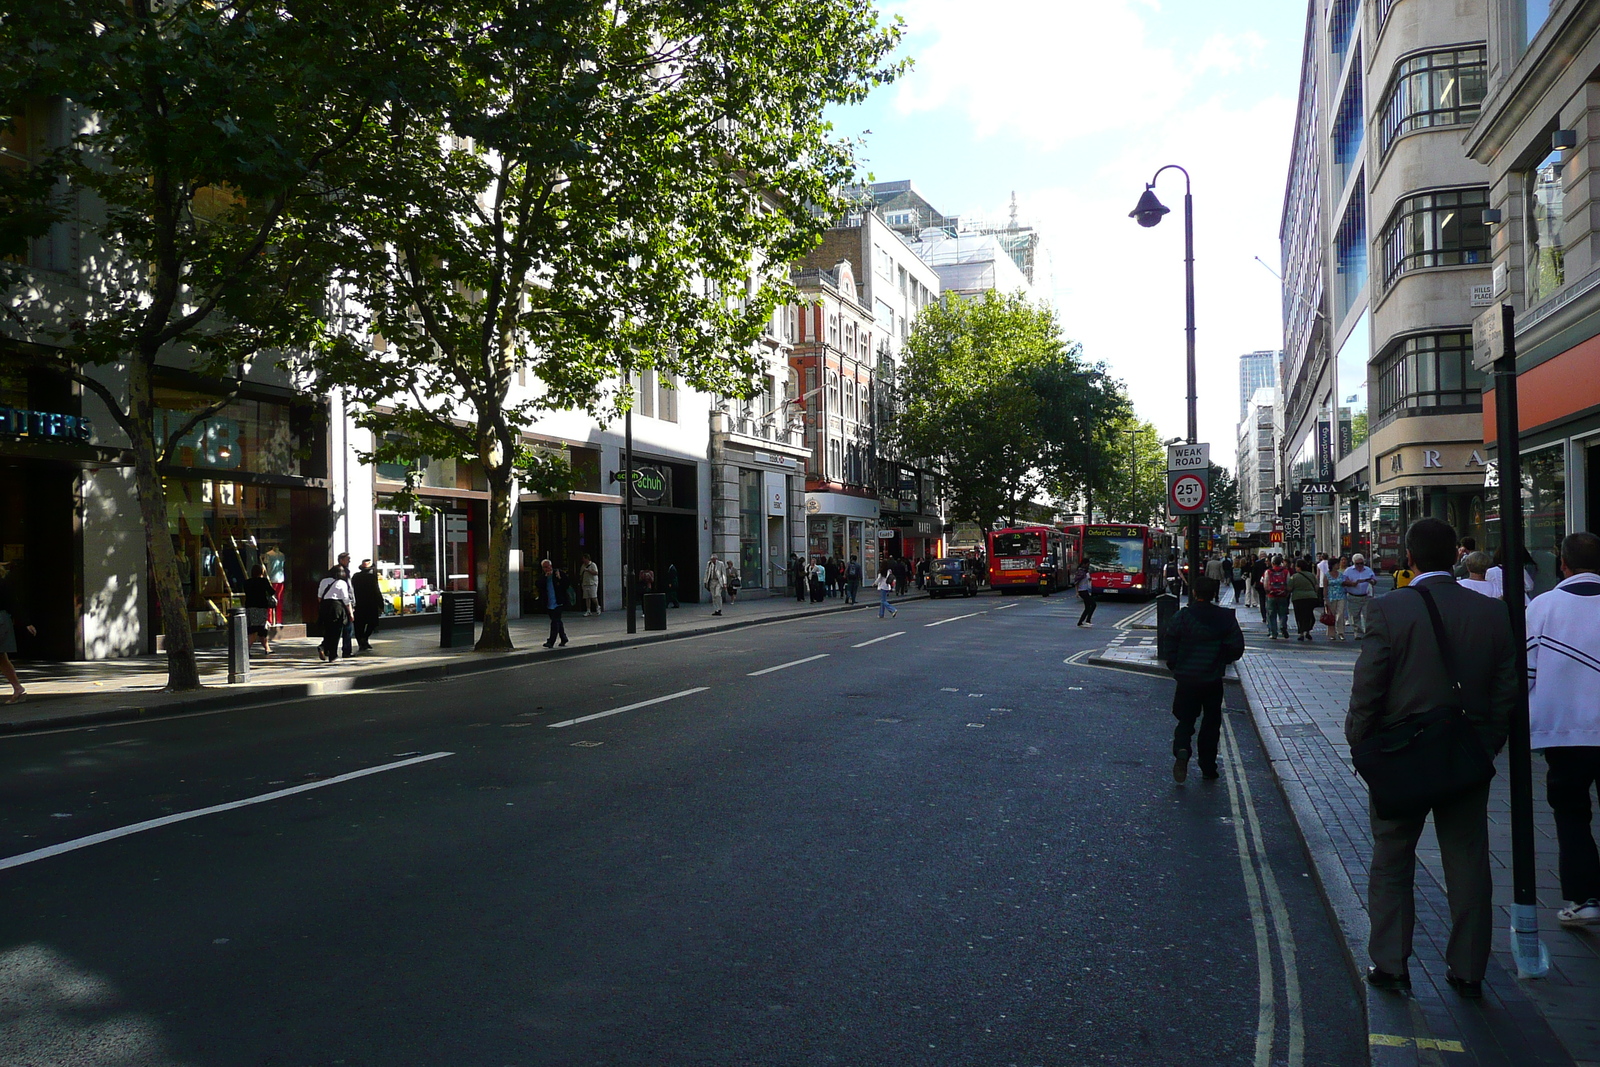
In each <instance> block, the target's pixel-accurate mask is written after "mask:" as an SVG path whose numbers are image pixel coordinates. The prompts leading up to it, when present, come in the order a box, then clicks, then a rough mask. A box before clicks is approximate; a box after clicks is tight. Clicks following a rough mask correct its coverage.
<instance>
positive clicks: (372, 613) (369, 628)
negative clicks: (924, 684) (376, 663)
mask: <svg viewBox="0 0 1600 1067" xmlns="http://www.w3.org/2000/svg"><path fill="white" fill-rule="evenodd" d="M381 614H382V613H381V612H380V611H379V610H378V609H376V608H373V609H371V610H361V609H357V610H356V646H357V647H359V648H371V647H372V635H373V634H374V633H376V632H377V630H378V618H379V616H380V615H381Z"/></svg>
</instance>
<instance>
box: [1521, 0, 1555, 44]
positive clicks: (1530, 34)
mask: <svg viewBox="0 0 1600 1067" xmlns="http://www.w3.org/2000/svg"><path fill="white" fill-rule="evenodd" d="M1521 6H1522V11H1521V15H1522V47H1523V48H1527V47H1528V45H1530V44H1532V43H1533V39H1534V38H1535V37H1537V36H1538V35H1539V28H1540V27H1541V26H1543V25H1544V24H1545V22H1546V21H1547V20H1548V19H1549V18H1550V0H1522V3H1521Z"/></svg>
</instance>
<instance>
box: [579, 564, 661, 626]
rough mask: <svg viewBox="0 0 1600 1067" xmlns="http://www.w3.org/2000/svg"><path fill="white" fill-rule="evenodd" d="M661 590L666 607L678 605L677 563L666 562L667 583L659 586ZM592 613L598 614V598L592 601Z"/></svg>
mask: <svg viewBox="0 0 1600 1067" xmlns="http://www.w3.org/2000/svg"><path fill="white" fill-rule="evenodd" d="M661 591H662V592H663V593H665V594H666V597H667V607H669V608H675V607H677V606H678V565H677V564H676V563H669V564H667V584H666V585H664V586H662V587H661ZM594 613H595V614H596V615H598V614H600V601H599V600H596V601H595V603H594Z"/></svg>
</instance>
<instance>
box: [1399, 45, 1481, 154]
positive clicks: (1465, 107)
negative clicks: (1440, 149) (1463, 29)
mask: <svg viewBox="0 0 1600 1067" xmlns="http://www.w3.org/2000/svg"><path fill="white" fill-rule="evenodd" d="M1485 69H1486V68H1485V66H1484V50H1483V49H1482V48H1463V49H1459V50H1457V51H1453V52H1429V53H1428V54H1427V55H1421V56H1412V57H1411V58H1410V59H1407V60H1405V61H1404V62H1402V63H1401V64H1400V65H1399V66H1398V67H1397V68H1395V72H1394V80H1393V81H1391V82H1390V83H1389V90H1388V92H1387V93H1386V94H1385V95H1384V98H1383V106H1382V107H1381V108H1380V109H1379V120H1378V121H1379V128H1378V146H1379V149H1380V151H1382V152H1385V153H1387V152H1388V151H1389V147H1390V146H1391V145H1393V144H1394V142H1395V139H1396V138H1397V137H1399V136H1400V135H1401V134H1402V133H1406V132H1408V131H1410V130H1421V129H1425V128H1427V127H1429V126H1453V125H1458V124H1461V123H1468V122H1473V121H1475V120H1476V119H1477V117H1478V108H1479V105H1481V104H1482V103H1483V96H1484V93H1485V91H1486V90H1487V87H1488V79H1487V75H1486V74H1485Z"/></svg>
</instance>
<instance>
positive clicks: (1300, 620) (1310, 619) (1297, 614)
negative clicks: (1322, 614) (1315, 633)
mask: <svg viewBox="0 0 1600 1067" xmlns="http://www.w3.org/2000/svg"><path fill="white" fill-rule="evenodd" d="M1294 624H1295V626H1297V627H1298V628H1299V630H1300V632H1301V633H1302V634H1308V633H1310V632H1311V631H1312V630H1314V629H1316V626H1317V602H1316V601H1315V600H1296V601H1295V602H1294Z"/></svg>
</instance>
